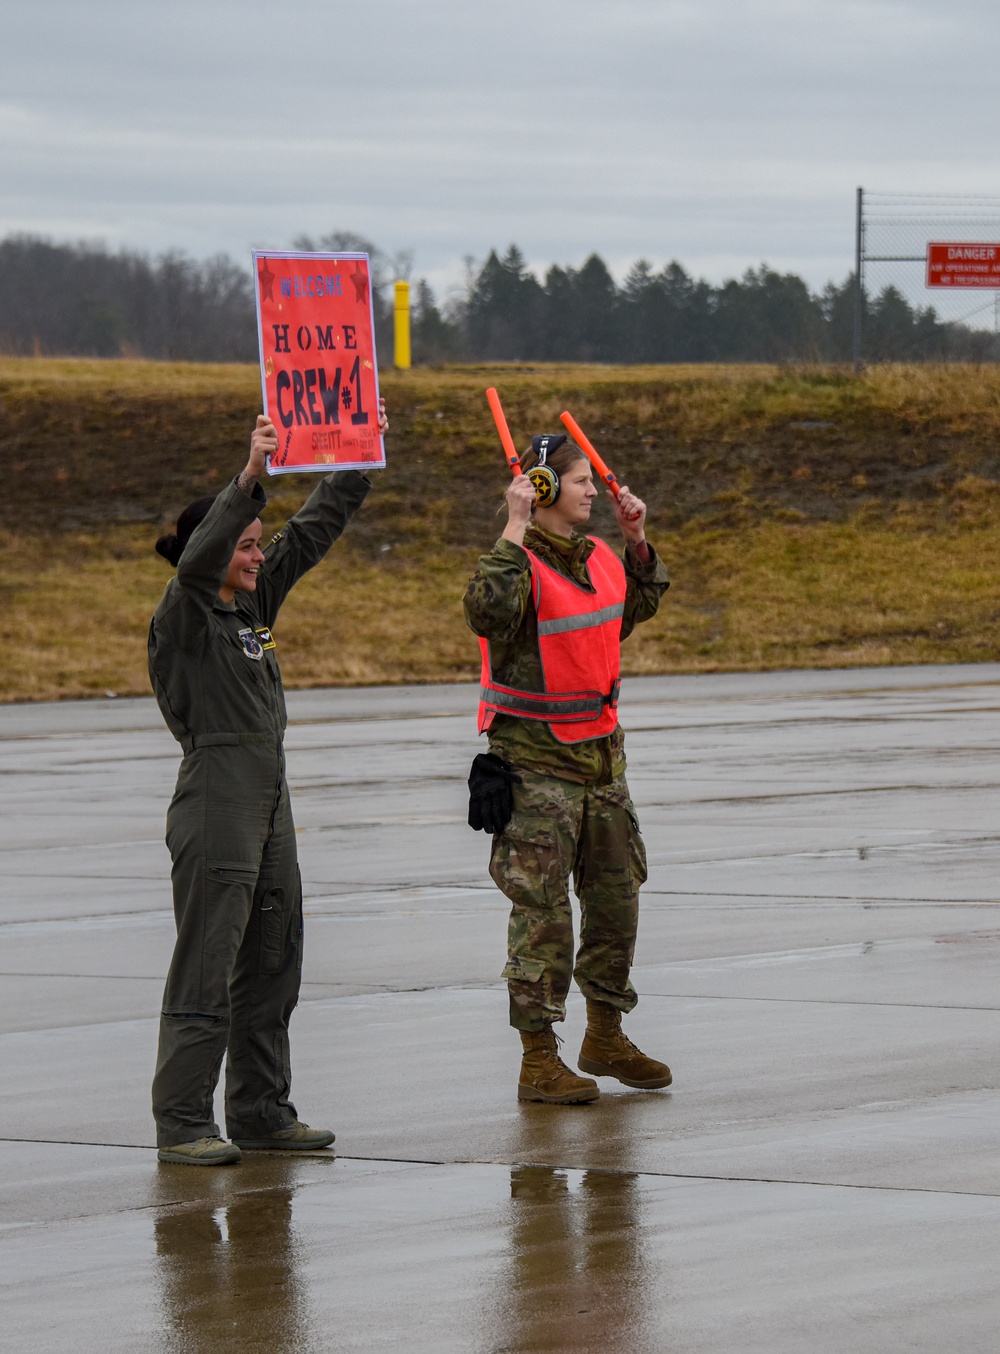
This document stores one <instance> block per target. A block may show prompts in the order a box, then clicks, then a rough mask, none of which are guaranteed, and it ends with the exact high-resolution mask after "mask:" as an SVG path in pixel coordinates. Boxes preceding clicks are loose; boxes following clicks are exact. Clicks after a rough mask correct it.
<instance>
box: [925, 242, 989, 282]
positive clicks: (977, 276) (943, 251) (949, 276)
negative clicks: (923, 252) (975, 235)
mask: <svg viewBox="0 0 1000 1354" xmlns="http://www.w3.org/2000/svg"><path fill="white" fill-rule="evenodd" d="M927 285H928V287H1000V244H985V243H983V242H982V241H975V240H973V241H970V242H956V243H945V244H938V243H935V244H929V245H928V246H927Z"/></svg>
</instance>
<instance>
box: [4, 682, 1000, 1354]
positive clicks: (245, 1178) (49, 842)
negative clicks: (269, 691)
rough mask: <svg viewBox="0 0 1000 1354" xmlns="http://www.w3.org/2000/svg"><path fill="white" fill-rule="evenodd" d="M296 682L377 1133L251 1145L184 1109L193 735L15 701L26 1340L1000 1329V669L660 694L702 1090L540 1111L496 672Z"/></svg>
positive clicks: (15, 1126) (628, 714)
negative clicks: (507, 877)
mask: <svg viewBox="0 0 1000 1354" xmlns="http://www.w3.org/2000/svg"><path fill="white" fill-rule="evenodd" d="M289 705H290V714H291V720H292V722H291V726H290V728H289V734H288V740H287V746H288V754H289V772H290V780H291V782H292V787H293V799H294V805H295V811H296V821H297V825H298V829H299V842H300V855H301V862H302V868H303V875H304V880H305V890H306V914H307V923H306V925H307V940H306V964H305V973H304V977H305V982H304V987H303V996H302V1001H301V1004H300V1007H299V1010H298V1011H297V1012H296V1015H295V1017H294V1020H293V1026H292V1046H293V1053H294V1066H295V1085H294V1098H295V1102H296V1104H297V1106H298V1108H299V1111H300V1113H301V1115H302V1117H303V1118H305V1119H306V1120H307V1121H309V1122H310V1123H314V1124H321V1125H329V1126H330V1127H332V1128H335V1129H336V1132H337V1149H338V1152H339V1154H340V1155H339V1156H338V1157H336V1158H332V1157H330V1156H329V1155H328V1154H313V1155H310V1156H307V1157H303V1158H299V1159H294V1160H288V1159H285V1158H283V1157H280V1156H278V1155H261V1156H257V1157H248V1158H247V1159H245V1160H244V1163H243V1164H242V1165H241V1166H239V1167H236V1168H230V1169H221V1170H215V1171H206V1170H192V1169H190V1168H185V1167H166V1166H158V1165H157V1163H156V1159H155V1153H154V1150H153V1147H152V1141H153V1137H152V1125H151V1122H150V1118H149V1089H148V1087H149V1079H150V1074H151V1070H152V1062H153V1056H154V1049H155V1039H156V1014H157V1010H158V1006H159V998H160V992H161V989H162V982H163V975H164V972H165V970H166V965H167V961H168V958H169V954H170V949H171V943H172V923H171V916H170V910H169V908H170V896H169V888H168V883H167V879H168V864H169V863H168V858H167V854H166V848H165V847H164V845H163V841H162V835H163V818H164V814H165V811H166V805H167V802H168V800H169V796H170V793H171V790H172V787H173V780H174V776H175V772H176V764H177V758H178V753H177V749H176V745H175V744H174V743H173V741H172V739H171V738H170V737H169V736H168V735H167V733H166V732H165V730H164V729H163V727H162V725H161V723H160V720H159V715H158V713H157V711H156V709H155V706H154V705H153V704H152V702H151V701H140V700H129V701H124V700H118V701H104V702H95V703H67V704H64V705H34V706H7V707H0V808H2V814H0V862H2V879H3V890H2V901H0V974H2V984H0V1031H2V1033H0V1055H2V1065H3V1067H4V1069H5V1072H6V1076H5V1080H4V1084H5V1092H6V1093H5V1094H4V1096H3V1097H2V1099H0V1250H2V1264H0V1348H4V1349H7V1348H9V1349H11V1350H18V1351H24V1350H30V1351H32V1354H35V1351H39V1352H41V1351H50V1350H51V1351H60V1352H61V1351H65V1350H68V1349H72V1350H78V1351H119V1350H120V1351H129V1352H132V1351H135V1352H136V1354H145V1351H165V1352H166V1351H169V1352H170V1354H174V1352H175V1351H176V1352H177V1354H188V1352H191V1354H202V1352H203V1351H204V1354H208V1352H209V1351H212V1354H220V1352H221V1354H228V1352H229V1351H258V1350H259V1351H265V1350H267V1351H296V1352H298V1351H302V1352H303V1354H313V1351H316V1352H317V1354H319V1352H325V1351H345V1352H348V1351H349V1352H352V1354H353V1351H369V1350H372V1351H376V1350H389V1349H393V1350H400V1351H405V1354H423V1352H424V1351H428V1354H430V1352H433V1354H443V1352H444V1351H461V1352H462V1354H502V1352H503V1351H511V1352H512V1351H519V1352H520V1351H523V1352H525V1354H527V1352H529V1351H578V1350H579V1351H591V1350H593V1351H609V1350H614V1351H621V1354H661V1352H666V1351H677V1352H678V1354H687V1352H688V1351H692V1352H694V1351H720V1352H722V1351H726V1352H727V1354H728V1352H729V1351H748V1352H749V1351H754V1352H756V1351H760V1354H764V1352H765V1351H766V1352H767V1354H786V1351H787V1354H801V1352H802V1351H807V1350H809V1351H813V1350H816V1351H852V1352H853V1351H879V1354H886V1351H896V1350H907V1351H910V1350H918V1351H925V1350H926V1351H935V1352H937V1351H942V1350H962V1351H973V1352H974V1354H975V1352H978V1351H984V1354H985V1352H987V1351H988V1352H989V1354H995V1351H996V1350H997V1349H998V1348H1000V1336H998V1334H997V1332H998V1330H1000V1285H998V1283H997V1274H998V1273H1000V990H998V971H1000V965H998V960H1000V901H998V900H1000V885H998V881H997V867H998V865H1000V831H998V828H997V823H998V813H1000V665H981V666H975V667H940V668H934V667H923V668H907V669H893V670H886V669H875V670H867V671H852V672H826V673H777V674H759V675H758V674H752V675H727V676H704V677H698V678H694V677H678V678H644V679H633V680H631V681H629V682H627V683H626V688H625V692H624V703H623V709H622V718H623V723H624V724H625V726H626V729H627V730H628V744H629V761H630V766H629V781H630V785H631V788H632V793H633V798H634V799H635V800H636V803H637V805H638V807H639V811H640V815H641V819H642V823H643V829H644V835H645V838H646V843H647V848H648V853H649V858H650V866H651V869H650V880H649V884H648V885H647V888H646V889H645V891H644V895H643V915H642V924H641V933H640V940H639V946H638V950H637V954H636V971H635V975H634V976H635V982H636V986H637V987H638V989H639V992H640V996H641V1001H640V1004H639V1007H638V1008H637V1010H636V1011H635V1013H634V1014H633V1015H632V1016H631V1017H629V1019H628V1022H627V1029H628V1032H629V1033H630V1034H631V1035H632V1037H633V1038H634V1039H635V1040H636V1042H637V1043H639V1044H640V1045H641V1046H643V1047H645V1048H647V1049H648V1051H649V1052H650V1053H652V1054H654V1055H656V1056H661V1057H665V1058H666V1059H667V1061H669V1062H670V1063H671V1066H672V1067H673V1069H674V1076H675V1084H674V1087H673V1088H672V1090H670V1091H666V1092H656V1093H646V1094H643V1093H641V1092H635V1091H629V1090H627V1089H626V1088H625V1087H622V1086H618V1085H617V1084H616V1083H609V1082H603V1083H602V1098H601V1100H600V1101H599V1102H598V1103H597V1104H595V1105H591V1106H575V1107H564V1108H556V1107H546V1106H535V1105H524V1104H518V1102H517V1101H516V1099H515V1082H516V1074H517V1067H518V1058H519V1044H518V1041H517V1038H516V1036H515V1035H514V1034H513V1032H512V1031H510V1030H509V1029H508V1027H507V1012H506V996H505V992H504V989H503V986H502V984H501V982H500V980H499V976H498V975H499V971H500V968H501V967H502V963H503V945H504V931H505V920H506V909H505V906H504V902H503V900H502V899H501V898H500V896H499V895H498V894H497V893H496V891H495V890H494V889H493V887H492V885H491V884H490V883H489V880H488V878H487V875H486V858H487V853H488V843H487V841H486V839H485V838H484V837H483V836H482V834H473V833H472V832H470V831H469V829H468V828H467V827H466V826H465V808H466V806H465V787H464V781H465V776H466V775H467V772H468V763H469V761H470V759H471V757H472V755H473V754H474V753H475V751H477V750H478V749H477V745H476V741H475V738H474V736H473V732H472V711H473V705H474V691H473V690H472V688H470V687H464V686H463V687H448V686H441V687H423V688H395V689H380V690H364V691H362V690H358V691H315V692H300V693H294V694H293V695H292V696H291V698H290V701H289ZM582 1026H583V1008H582V1000H581V999H580V998H579V995H578V994H577V995H576V998H575V1000H574V1001H573V1003H572V1005H571V1008H570V1014H569V1019H568V1020H567V1023H566V1028H565V1034H566V1048H567V1052H568V1054H569V1055H571V1056H572V1055H573V1054H574V1053H575V1052H576V1049H577V1047H578V1045H579V1040H580V1037H581V1034H582Z"/></svg>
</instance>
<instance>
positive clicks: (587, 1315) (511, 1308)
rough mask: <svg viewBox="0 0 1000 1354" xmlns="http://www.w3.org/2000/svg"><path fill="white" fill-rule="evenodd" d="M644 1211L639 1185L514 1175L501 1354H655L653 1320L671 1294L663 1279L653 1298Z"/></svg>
mask: <svg viewBox="0 0 1000 1354" xmlns="http://www.w3.org/2000/svg"><path fill="white" fill-rule="evenodd" d="M640 1206H641V1194H640V1190H639V1183H638V1177H637V1176H635V1175H631V1174H626V1173H618V1172H613V1171H563V1170H553V1169H551V1168H549V1167H545V1166H515V1167H513V1168H512V1170H511V1173H510V1208H509V1214H508V1225H509V1228H510V1254H509V1259H508V1261H507V1264H506V1265H505V1266H504V1268H503V1271H502V1273H501V1274H500V1276H499V1278H498V1282H497V1286H496V1297H495V1309H496V1321H497V1335H498V1343H497V1345H496V1349H497V1351H498V1354H499V1351H503V1354H532V1351H536V1350H537V1351H543V1350H545V1351H553V1350H586V1351H590V1350H593V1351H595V1352H596V1351H607V1350H615V1349H627V1350H631V1351H633V1354H643V1352H644V1351H645V1350H647V1349H652V1348H653V1346H652V1345H651V1344H650V1343H649V1341H650V1338H651V1337H650V1333H649V1327H650V1318H651V1316H652V1314H653V1312H654V1311H655V1310H656V1309H657V1308H658V1307H659V1306H660V1304H661V1303H663V1302H664V1300H665V1299H666V1298H667V1294H666V1292H665V1291H664V1287H663V1280H662V1276H661V1277H660V1279H659V1281H658V1282H659V1291H658V1292H656V1293H654V1292H651V1291H650V1284H651V1282H652V1274H651V1271H650V1267H649V1266H648V1264H647V1263H646V1260H645V1257H644V1255H643V1250H642V1236H643V1232H642V1222H641V1217H640Z"/></svg>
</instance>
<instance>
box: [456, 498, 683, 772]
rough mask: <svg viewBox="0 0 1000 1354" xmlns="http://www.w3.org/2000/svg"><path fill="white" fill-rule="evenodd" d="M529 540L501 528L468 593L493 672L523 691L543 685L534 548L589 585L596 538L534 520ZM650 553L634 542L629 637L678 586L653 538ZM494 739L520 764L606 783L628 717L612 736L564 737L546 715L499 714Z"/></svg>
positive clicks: (628, 551)
mask: <svg viewBox="0 0 1000 1354" xmlns="http://www.w3.org/2000/svg"><path fill="white" fill-rule="evenodd" d="M524 544H525V547H526V549H524V550H522V548H521V547H520V546H519V545H515V544H514V543H513V542H512V541H506V540H504V538H503V537H502V536H501V538H500V539H499V540H498V541H497V543H496V545H495V546H494V547H493V549H492V550H491V551H490V553H489V554H488V555H483V556H481V557H480V560H479V568H478V569H477V570H476V572H475V573H474V574H473V576H472V578H471V579H470V581H469V586H468V588H467V589H466V593H465V602H464V606H465V619H466V621H467V623H468V625H469V628H470V629H471V630H472V631H473V632H474V633H475V634H477V635H480V636H481V637H482V638H483V639H486V640H489V644H490V659H491V662H492V665H493V676H494V678H495V679H496V680H497V681H498V682H500V683H501V684H502V685H504V686H512V687H517V688H519V689H520V690H522V691H542V690H544V686H543V681H542V664H541V658H540V657H539V651H538V620H537V617H536V615H535V607H534V603H533V601H532V598H531V561H530V558H529V556H528V554H527V550H531V551H532V552H533V553H534V554H536V555H538V556H539V557H540V558H541V559H543V560H544V561H545V563H546V564H549V565H551V566H552V568H554V569H558V570H559V571H560V573H563V574H566V575H567V576H568V577H569V578H572V579H573V580H574V581H575V582H577V583H580V584H581V585H582V586H584V587H587V586H589V582H590V580H589V578H588V576H587V569H586V564H587V560H588V558H589V557H590V555H591V553H592V552H593V549H594V544H593V542H592V541H591V540H590V539H589V538H588V537H586V536H576V537H574V538H573V539H572V540H567V539H566V538H565V537H563V536H554V535H551V534H550V533H549V532H547V531H542V529H541V528H540V527H539V526H536V525H535V524H534V523H532V524H531V525H530V526H529V527H528V530H527V532H526V533H525V537H524ZM649 553H650V558H649V560H648V561H647V562H646V563H645V564H642V563H640V560H639V556H638V553H637V552H636V550H635V547H634V546H632V545H627V546H626V548H625V553H624V556H623V563H624V565H625V585H626V588H625V610H624V613H623V615H622V625H621V638H622V639H626V638H627V637H628V636H629V635H630V634H631V633H632V631H633V630H634V629H635V627H636V626H637V625H638V624H640V622H642V621H648V620H649V619H650V617H651V616H654V615H655V614H656V610H657V607H658V606H659V605H660V598H661V597H662V595H663V594H664V593H665V592H666V590H667V588H668V587H669V586H670V580H669V579H668V577H667V571H666V569H665V568H664V566H663V564H662V563H661V561H660V560H659V559H658V557H657V555H656V552H655V551H654V550H653V547H652V546H650V547H649ZM489 741H490V751H491V752H495V753H496V754H497V756H499V757H503V758H505V759H506V760H507V761H509V762H511V763H512V764H513V765H515V766H520V767H524V768H525V769H526V770H529V771H538V772H541V774H543V775H548V776H557V777H559V778H560V779H562V780H571V781H575V782H577V783H578V784H583V785H587V784H604V783H607V782H608V781H610V780H611V779H612V777H614V776H617V775H620V774H621V773H622V772H623V771H624V770H625V739H624V735H623V733H622V730H621V726H620V725H619V726H618V727H617V728H616V729H615V730H614V732H613V733H610V734H608V735H607V736H606V737H604V738H590V739H587V740H586V741H585V742H582V743H560V742H559V740H558V739H557V738H556V737H555V736H554V735H553V734H552V732H551V731H550V729H549V726H548V725H547V724H543V723H542V722H541V721H539V720H534V719H517V718H515V717H513V716H511V715H498V716H497V717H496V718H495V719H494V721H493V724H492V726H491V728H490V731H489Z"/></svg>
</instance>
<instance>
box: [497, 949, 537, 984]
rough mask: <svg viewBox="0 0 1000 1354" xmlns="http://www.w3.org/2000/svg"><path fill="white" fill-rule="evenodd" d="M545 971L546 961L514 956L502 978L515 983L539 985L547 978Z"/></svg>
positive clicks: (510, 959) (506, 965)
mask: <svg viewBox="0 0 1000 1354" xmlns="http://www.w3.org/2000/svg"><path fill="white" fill-rule="evenodd" d="M545 969H546V964H545V960H544V959H527V958H522V957H521V955H519V954H512V955H511V956H510V958H509V959H508V960H507V963H506V964H505V965H504V970H503V973H501V975H500V976H501V978H506V979H507V981H508V982H513V983H538V982H541V980H542V979H543V978H544V977H545Z"/></svg>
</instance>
